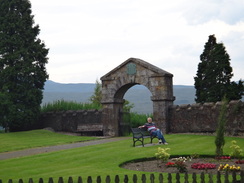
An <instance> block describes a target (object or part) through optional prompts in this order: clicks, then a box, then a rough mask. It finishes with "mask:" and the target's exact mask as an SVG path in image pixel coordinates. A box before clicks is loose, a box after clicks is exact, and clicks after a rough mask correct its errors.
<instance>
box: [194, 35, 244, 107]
mask: <svg viewBox="0 0 244 183" xmlns="http://www.w3.org/2000/svg"><path fill="white" fill-rule="evenodd" d="M200 60H201V62H200V63H199V64H198V71H197V76H196V77H194V79H195V88H196V98H195V101H196V102H198V103H204V102H217V101H221V100H222V99H223V97H224V96H226V98H227V99H229V100H237V99H241V98H242V95H243V92H244V85H243V81H241V80H240V81H239V83H238V84H237V83H235V82H231V81H230V80H231V78H232V76H233V73H232V67H231V66H230V57H229V55H228V53H227V52H226V50H225V47H224V44H223V43H217V42H216V38H215V36H214V35H210V36H209V39H208V42H207V43H206V44H205V46H204V51H203V53H202V54H201V55H200Z"/></svg>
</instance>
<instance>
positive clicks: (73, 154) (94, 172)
mask: <svg viewBox="0 0 244 183" xmlns="http://www.w3.org/2000/svg"><path fill="white" fill-rule="evenodd" d="M165 137H166V139H167V141H168V142H169V145H167V146H162V145H154V146H147V147H132V139H131V138H129V139H126V140H121V141H118V142H110V143H105V144H100V145H93V146H86V147H81V148H75V149H70V150H63V151H58V152H52V153H45V154H40V155H35V156H28V157H22V158H16V159H9V160H2V161H0V179H2V180H3V182H4V183H7V181H8V180H9V179H13V180H14V182H17V180H18V179H20V178H22V179H23V180H24V182H28V179H29V178H33V179H34V181H35V182H37V180H38V179H39V178H43V179H44V182H48V178H49V177H53V178H54V180H55V182H57V180H58V178H59V177H64V180H65V181H66V182H67V180H68V177H69V176H72V177H73V178H74V180H77V179H78V176H81V177H82V178H83V180H84V181H86V180H87V177H88V176H92V178H93V180H95V179H96V177H97V176H101V178H102V182H105V178H106V176H107V175H110V176H111V178H112V179H113V177H115V175H119V176H120V179H121V180H123V176H124V175H128V176H129V179H130V180H132V176H133V174H137V175H138V176H141V175H142V174H146V175H150V174H151V172H142V171H131V170H127V169H123V168H120V166H119V165H120V164H122V163H123V162H126V161H131V160H135V159H141V158H151V157H154V154H155V153H156V152H157V148H158V147H168V148H170V154H171V155H191V154H199V155H214V154H215V145H214V139H215V137H214V136H204V135H175V134H173V135H165ZM225 139H226V144H225V147H224V153H225V154H226V155H228V154H229V153H230V148H229V146H230V145H231V141H232V140H236V141H237V143H238V145H239V146H240V147H244V139H243V138H234V137H226V138H225ZM155 141H156V140H155ZM146 143H149V139H146ZM155 175H158V172H155ZM165 177H166V175H165ZM173 177H174V176H173ZM182 177H183V175H182ZM198 177H200V175H199V176H198ZM112 182H113V180H112Z"/></svg>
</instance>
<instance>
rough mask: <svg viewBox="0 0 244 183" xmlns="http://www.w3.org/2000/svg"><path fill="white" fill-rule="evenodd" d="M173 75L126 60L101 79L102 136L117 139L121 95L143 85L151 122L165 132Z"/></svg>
mask: <svg viewBox="0 0 244 183" xmlns="http://www.w3.org/2000/svg"><path fill="white" fill-rule="evenodd" d="M172 78H173V75H172V74H171V73H169V72H166V71H164V70H162V69H160V68H158V67H156V66H154V65H152V64H150V63H148V62H145V61H143V60H141V59H137V58H129V59H128V60H126V61H125V62H123V63H122V64H120V65H119V66H118V67H116V68H114V69H113V70H112V71H110V72H109V73H107V74H106V75H104V76H103V77H101V81H102V106H103V112H102V123H103V133H104V135H105V136H118V135H119V113H120V112H122V110H123V103H124V99H123V97H124V95H125V93H126V91H127V90H128V89H129V88H131V87H132V86H134V85H137V84H139V85H144V86H145V87H147V88H148V89H149V91H150V92H151V94H152V96H151V100H152V101H153V117H154V119H153V121H154V122H155V123H156V124H157V126H158V127H159V128H160V129H161V130H162V131H163V132H164V133H167V131H168V123H167V119H168V107H169V106H170V105H173V101H174V99H175V97H174V96H173V82H172Z"/></svg>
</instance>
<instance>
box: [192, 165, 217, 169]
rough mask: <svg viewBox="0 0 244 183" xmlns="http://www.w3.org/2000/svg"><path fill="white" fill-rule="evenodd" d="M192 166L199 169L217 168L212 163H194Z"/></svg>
mask: <svg viewBox="0 0 244 183" xmlns="http://www.w3.org/2000/svg"><path fill="white" fill-rule="evenodd" d="M191 168H193V169H198V170H207V169H215V168H216V165H215V164H212V163H193V164H192V165H191Z"/></svg>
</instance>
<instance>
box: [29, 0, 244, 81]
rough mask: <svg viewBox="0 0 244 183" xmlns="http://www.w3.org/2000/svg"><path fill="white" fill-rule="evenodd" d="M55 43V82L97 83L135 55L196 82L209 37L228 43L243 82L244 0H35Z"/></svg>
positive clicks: (46, 37) (50, 43)
mask: <svg viewBox="0 0 244 183" xmlns="http://www.w3.org/2000/svg"><path fill="white" fill-rule="evenodd" d="M30 2H31V4H32V14H33V15H34V21H35V24H38V25H39V26H40V29H41V31H40V35H39V38H40V39H41V40H42V41H43V42H45V45H46V48H49V49H50V50H49V55H48V58H49V62H48V64H47V65H46V68H47V72H48V74H49V79H50V80H52V81H55V82H58V83H95V82H96V80H100V78H101V77H102V76H103V75H105V74H107V73H108V72H110V71H111V70H112V69H114V68H115V67H117V66H118V65H120V64H121V63H123V62H124V61H126V60H127V59H129V58H131V57H134V58H139V59H142V60H144V61H146V62H149V63H151V64H153V65H155V66H157V67H159V68H161V69H163V70H165V71H167V72H170V73H171V74H173V75H174V77H173V84H174V85H194V77H195V76H196V73H197V67H198V64H199V62H200V59H199V56H200V54H201V53H202V52H203V49H204V45H205V43H206V42H207V41H208V36H209V35H212V34H215V37H216V39H217V42H221V43H223V44H224V46H225V48H226V51H227V53H228V54H229V55H230V59H231V61H230V63H231V66H232V68H233V74H234V76H233V77H232V81H238V80H240V79H244V77H243V76H244V13H243V12H244V1H243V0H199V1H195V0H170V1H164V0H69V1H67V0H51V1H50V0H30Z"/></svg>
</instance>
